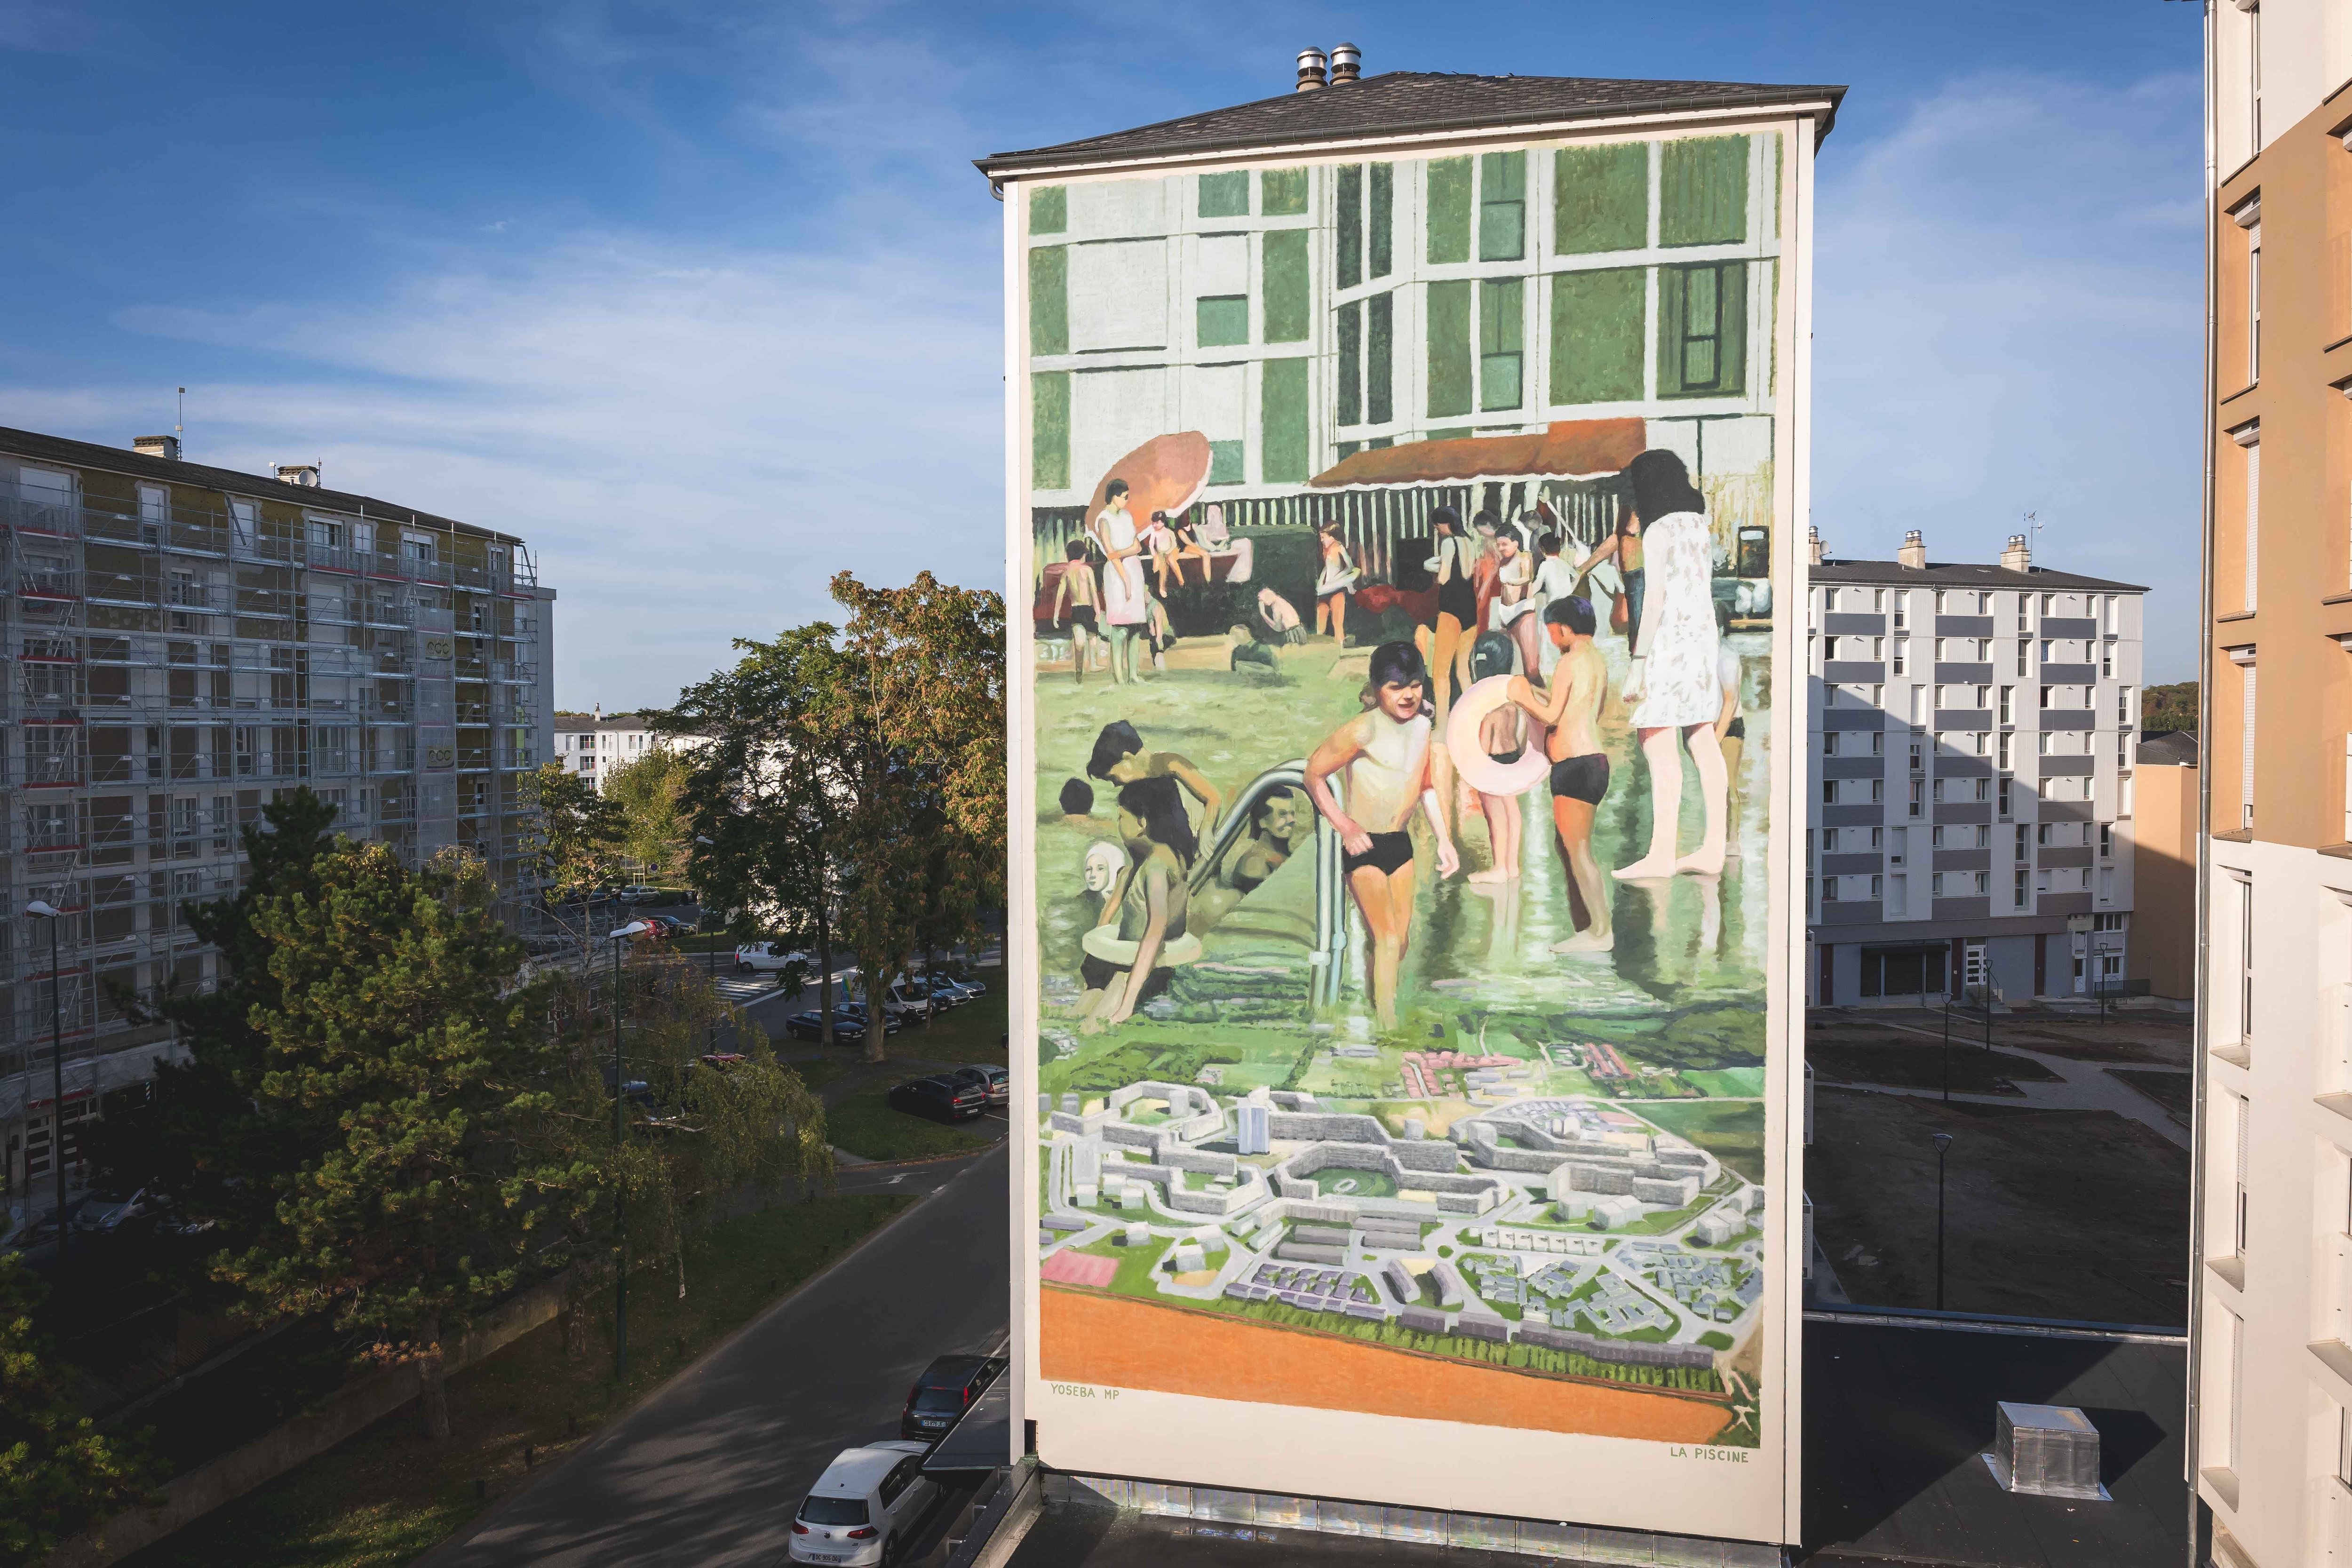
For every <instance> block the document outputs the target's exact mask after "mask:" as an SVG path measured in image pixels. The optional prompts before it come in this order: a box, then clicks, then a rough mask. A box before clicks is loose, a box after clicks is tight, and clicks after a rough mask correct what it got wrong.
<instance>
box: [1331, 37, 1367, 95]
mask: <svg viewBox="0 0 2352 1568" xmlns="http://www.w3.org/2000/svg"><path fill="white" fill-rule="evenodd" d="M1363 74H1364V51H1363V50H1361V49H1360V48H1358V47H1356V46H1355V45H1353V44H1334V45H1333V46H1331V85H1332V86H1333V87H1338V86H1339V84H1340V83H1341V82H1344V81H1354V80H1357V79H1359V78H1360V77H1361V76H1362V75H1363Z"/></svg>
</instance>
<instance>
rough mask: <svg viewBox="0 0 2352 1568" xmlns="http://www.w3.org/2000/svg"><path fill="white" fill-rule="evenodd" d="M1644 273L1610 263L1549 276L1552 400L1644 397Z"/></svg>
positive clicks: (1602, 400)
mask: <svg viewBox="0 0 2352 1568" xmlns="http://www.w3.org/2000/svg"><path fill="white" fill-rule="evenodd" d="M1646 272H1647V268H1640V267H1611V268H1603V269H1602V270H1601V271H1597V272H1562V273H1558V274H1556V275H1555V276H1554V277H1553V278H1552V279H1551V401H1552V402H1554V403H1627V402H1632V401H1633V400H1635V399H1637V398H1639V397H1640V396H1641V395H1642V349H1643V331H1642V296H1643V291H1644V279H1645V274H1646Z"/></svg>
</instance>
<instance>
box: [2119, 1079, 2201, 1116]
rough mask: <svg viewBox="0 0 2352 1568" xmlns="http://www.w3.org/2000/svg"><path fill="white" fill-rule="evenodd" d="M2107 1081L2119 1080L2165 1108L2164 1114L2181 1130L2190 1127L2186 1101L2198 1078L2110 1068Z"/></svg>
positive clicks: (2191, 1093)
mask: <svg viewBox="0 0 2352 1568" xmlns="http://www.w3.org/2000/svg"><path fill="white" fill-rule="evenodd" d="M2107 1076H2108V1077H2109V1078H2119V1079H2123V1080H2124V1082H2126V1083H2127V1084H2129V1085H2131V1087H2132V1088H2133V1089H2137V1090H2138V1091H2139V1092H2140V1093H2142V1094H2144V1095H2146V1096H2147V1097H2148V1099H2150V1100H2154V1101H2156V1102H2157V1104H2158V1105H2160V1106H2162V1107H2164V1113H2165V1114H2166V1115H2167V1116H2169V1117H2171V1118H2172V1120H2174V1121H2178V1122H2179V1123H2180V1125H2182V1126H2183V1127H2186V1126H2188V1125H2189V1098H2190V1096H2192V1095H2193V1094H2195V1093H2196V1091H2197V1077H2196V1075H2195V1074H2194V1073H2185V1072H2148V1071H2146V1070H2144V1069H2141V1068H2108V1069H2107Z"/></svg>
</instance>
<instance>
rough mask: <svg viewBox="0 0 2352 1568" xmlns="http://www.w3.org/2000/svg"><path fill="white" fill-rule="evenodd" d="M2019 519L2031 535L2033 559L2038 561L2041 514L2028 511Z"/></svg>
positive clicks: (2040, 551) (2040, 552) (2040, 539)
mask: <svg viewBox="0 0 2352 1568" xmlns="http://www.w3.org/2000/svg"><path fill="white" fill-rule="evenodd" d="M2021 521H2023V522H2024V524H2025V526H2026V528H2027V529H2028V530H2029V531H2031V532H2032V535H2033V559H2035V560H2036V561H2039V560H2041V559H2042V514H2041V513H2040V512H2038V511H2029V512H2027V513H2026V514H2025V515H2024V517H2023V519H2022V520H2021Z"/></svg>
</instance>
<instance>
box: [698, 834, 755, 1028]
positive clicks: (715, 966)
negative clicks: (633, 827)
mask: <svg viewBox="0 0 2352 1568" xmlns="http://www.w3.org/2000/svg"><path fill="white" fill-rule="evenodd" d="M694 841H695V842H696V843H697V844H699V845H702V846H703V847H706V848H710V849H716V848H717V847H718V846H717V845H715V844H713V843H711V842H710V840H709V839H708V838H705V837H703V836H702V835H701V834H699V833H698V834H696V835H695V836H694ZM703 880H705V881H708V880H709V879H708V878H705V879H703ZM702 912H703V911H702V900H701V899H700V898H697V899H696V900H695V901H694V923H695V924H696V925H697V926H699V925H701V924H702ZM698 934H702V933H698ZM703 940H704V941H705V942H709V936H708V935H707V934H705V935H704V936H703ZM703 956H704V957H705V958H707V959H709V964H708V966H707V968H708V972H709V976H710V994H712V995H713V996H716V995H718V994H719V944H718V943H717V942H709V946H708V947H706V948H704V949H703ZM735 1043H736V1044H737V1045H738V1046H740V1045H741V1044H742V1043H743V1042H742V1041H741V1040H740V1038H739V1039H738V1040H737V1041H736V1042H735ZM702 1049H703V1052H704V1054H706V1055H709V1053H712V1052H715V1051H717V1050H718V1049H719V1013H718V1010H717V1009H715V1008H714V1009H712V1011H711V1014H710V1022H709V1025H707V1026H705V1027H704V1029H703V1032H702Z"/></svg>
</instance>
